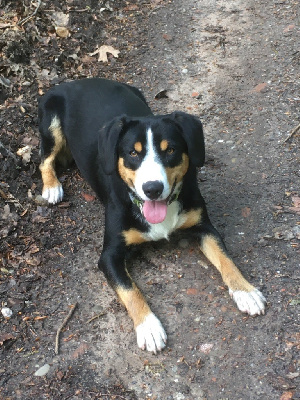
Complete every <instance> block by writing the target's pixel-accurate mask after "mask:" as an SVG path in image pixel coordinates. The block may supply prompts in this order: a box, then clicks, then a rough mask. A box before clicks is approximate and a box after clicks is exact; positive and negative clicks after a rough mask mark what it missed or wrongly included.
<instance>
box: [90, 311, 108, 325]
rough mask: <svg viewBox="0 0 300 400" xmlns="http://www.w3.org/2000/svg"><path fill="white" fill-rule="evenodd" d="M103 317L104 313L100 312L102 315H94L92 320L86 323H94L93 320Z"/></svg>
mask: <svg viewBox="0 0 300 400" xmlns="http://www.w3.org/2000/svg"><path fill="white" fill-rule="evenodd" d="M103 315H106V312H102V313H100V314H97V315H94V316H93V317H92V318H90V319H89V320H87V321H86V323H87V324H89V323H90V322H92V321H94V319H96V318H100V317H103Z"/></svg>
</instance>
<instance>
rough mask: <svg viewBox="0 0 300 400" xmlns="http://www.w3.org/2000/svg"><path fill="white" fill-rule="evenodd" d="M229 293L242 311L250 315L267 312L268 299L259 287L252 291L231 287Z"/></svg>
mask: <svg viewBox="0 0 300 400" xmlns="http://www.w3.org/2000/svg"><path fill="white" fill-rule="evenodd" d="M229 294H230V296H231V297H232V298H233V300H234V301H235V302H236V304H237V306H238V309H239V310H241V311H242V312H246V313H248V314H250V315H256V314H258V315H259V314H264V313H265V304H266V299H265V297H264V295H263V294H262V293H261V292H260V291H259V290H258V289H253V290H251V292H245V291H243V290H235V291H233V290H231V289H229Z"/></svg>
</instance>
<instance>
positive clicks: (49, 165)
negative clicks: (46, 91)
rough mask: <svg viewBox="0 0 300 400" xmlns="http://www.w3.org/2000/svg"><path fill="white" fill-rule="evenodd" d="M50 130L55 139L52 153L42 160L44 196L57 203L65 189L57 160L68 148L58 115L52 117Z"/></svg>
mask: <svg viewBox="0 0 300 400" xmlns="http://www.w3.org/2000/svg"><path fill="white" fill-rule="evenodd" d="M49 130H50V131H51V133H52V136H53V139H54V146H53V149H52V152H51V154H50V155H49V156H48V157H46V158H45V159H44V160H43V161H42V163H41V165H40V171H41V174H42V180H43V197H44V198H45V199H46V200H48V202H49V203H53V204H55V203H58V202H59V201H61V200H62V197H63V189H62V186H61V183H60V182H59V180H58V179H57V176H56V172H55V161H56V158H57V156H59V154H60V153H61V152H62V150H64V149H65V148H66V140H65V138H64V136H63V133H62V130H61V125H60V121H59V118H58V117H56V116H55V117H54V118H53V119H52V121H51V125H50V127H49Z"/></svg>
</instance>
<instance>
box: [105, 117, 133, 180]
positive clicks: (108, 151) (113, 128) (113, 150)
mask: <svg viewBox="0 0 300 400" xmlns="http://www.w3.org/2000/svg"><path fill="white" fill-rule="evenodd" d="M125 124H126V117H125V116H121V117H117V118H114V119H113V120H112V121H111V122H109V123H108V124H107V125H105V126H104V127H103V128H101V129H100V133H99V138H98V153H99V154H100V155H101V156H100V160H101V161H102V168H103V170H104V172H105V173H106V174H107V175H111V174H112V173H113V172H114V171H115V170H116V166H117V156H118V155H117V145H118V142H119V138H120V135H121V133H122V131H123V129H124V127H125Z"/></svg>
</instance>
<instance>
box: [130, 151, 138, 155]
mask: <svg viewBox="0 0 300 400" xmlns="http://www.w3.org/2000/svg"><path fill="white" fill-rule="evenodd" d="M129 154H130V156H131V157H137V155H138V152H137V151H136V150H131V151H130V153H129Z"/></svg>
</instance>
